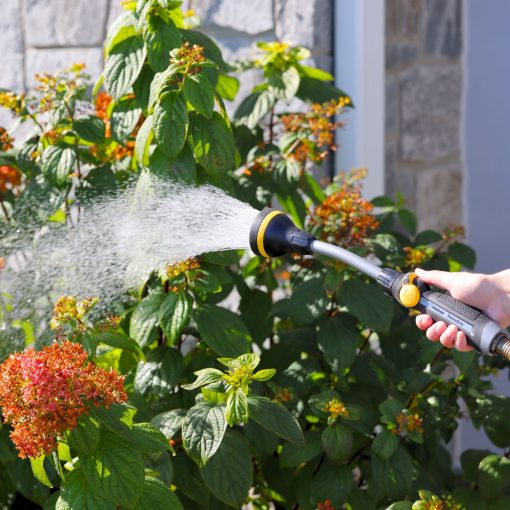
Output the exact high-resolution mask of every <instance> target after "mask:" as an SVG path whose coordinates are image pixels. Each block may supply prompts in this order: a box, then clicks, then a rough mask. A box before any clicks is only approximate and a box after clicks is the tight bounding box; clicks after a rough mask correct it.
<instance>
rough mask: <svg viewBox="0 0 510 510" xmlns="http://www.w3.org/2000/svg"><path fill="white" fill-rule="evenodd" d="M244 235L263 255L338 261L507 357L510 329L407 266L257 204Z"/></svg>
mask: <svg viewBox="0 0 510 510" xmlns="http://www.w3.org/2000/svg"><path fill="white" fill-rule="evenodd" d="M249 240H250V246H251V249H252V250H253V252H254V253H256V254H257V255H261V256H263V257H279V256H281V255H284V254H285V253H299V254H302V255H314V254H317V255H324V256H326V257H330V258H332V259H335V260H339V261H341V262H344V263H345V264H348V265H350V266H352V267H354V268H356V269H358V270H359V271H361V272H362V273H364V274H366V275H367V276H369V277H370V278H372V279H374V280H375V281H376V282H377V283H378V284H379V285H380V286H381V287H382V288H383V289H384V290H385V291H386V292H387V293H388V294H390V295H391V296H393V297H394V298H395V299H396V300H397V301H398V302H399V303H400V304H401V305H402V306H404V307H405V308H407V309H409V310H417V311H419V312H421V313H425V314H428V315H430V316H431V317H432V318H433V319H434V320H436V321H437V320H440V321H443V322H444V323H446V324H447V325H450V324H453V325H454V326H456V327H457V328H458V329H459V330H460V331H463V332H464V334H465V335H466V338H467V340H468V343H469V344H470V345H471V346H473V347H474V349H475V350H477V351H478V352H481V353H483V354H489V355H494V354H497V355H499V356H502V357H503V358H505V359H506V360H508V361H510V335H509V334H508V332H507V331H506V330H504V329H502V328H501V327H500V326H499V325H498V324H497V323H496V322H494V321H493V320H492V319H490V318H489V317H487V316H486V315H485V314H484V313H483V312H481V311H480V310H478V309H477V308H473V307H471V306H469V305H467V304H465V303H463V302H462V301H459V300H457V299H455V298H454V297H453V296H451V294H449V293H448V292H441V291H438V290H432V289H431V288H430V287H429V286H428V285H427V284H426V283H425V282H423V281H421V280H420V279H419V278H418V277H417V276H416V275H415V274H414V273H412V272H411V273H405V274H404V273H401V272H399V271H395V270H394V269H390V268H381V267H379V266H377V265H376V264H373V263H372V262H370V261H369V260H367V259H365V258H363V257H360V256H358V255H356V254H355V253H351V252H350V251H348V250H346V249H344V248H340V247H339V246H335V245H333V244H329V243H325V242H322V241H319V240H318V239H316V238H315V237H314V236H313V235H312V234H309V233H308V232H305V231H303V230H301V229H300V228H298V227H296V225H294V223H293V222H292V220H291V219H290V218H289V217H288V216H287V215H285V214H283V213H282V212H281V211H278V210H276V209H269V208H267V209H264V210H262V211H261V212H260V213H259V214H258V215H257V216H256V218H255V220H254V221H253V223H252V226H251V229H250V236H249Z"/></svg>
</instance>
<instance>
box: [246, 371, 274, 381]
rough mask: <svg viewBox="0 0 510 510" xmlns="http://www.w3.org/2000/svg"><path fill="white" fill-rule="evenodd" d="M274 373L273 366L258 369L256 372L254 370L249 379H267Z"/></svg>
mask: <svg viewBox="0 0 510 510" xmlns="http://www.w3.org/2000/svg"><path fill="white" fill-rule="evenodd" d="M275 374H276V370H275V369H274V368H266V369H264V370H259V371H258V372H255V373H254V374H253V375H252V376H251V379H254V380H255V381H269V379H271V378H272V377H274V375H275Z"/></svg>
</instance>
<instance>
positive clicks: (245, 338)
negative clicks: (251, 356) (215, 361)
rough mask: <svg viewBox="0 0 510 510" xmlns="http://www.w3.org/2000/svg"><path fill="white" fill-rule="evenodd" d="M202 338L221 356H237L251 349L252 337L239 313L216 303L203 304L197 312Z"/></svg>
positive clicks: (196, 317)
mask: <svg viewBox="0 0 510 510" xmlns="http://www.w3.org/2000/svg"><path fill="white" fill-rule="evenodd" d="M195 320H196V323H197V328H198V331H199V333H200V335H201V336H202V339H203V340H204V341H205V342H206V343H207V345H209V347H211V348H212V349H214V350H215V351H216V353H217V354H219V355H220V356H228V357H237V356H240V355H241V354H244V353H246V352H248V351H249V350H250V343H251V337H250V333H249V331H248V328H247V327H246V325H245V324H244V322H243V321H242V319H241V317H239V315H236V314H235V313H234V312H231V311H230V310H227V309H226V308H221V307H219V306H216V305H203V306H202V307H200V308H199V309H198V310H197V311H196V313H195Z"/></svg>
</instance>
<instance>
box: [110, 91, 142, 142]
mask: <svg viewBox="0 0 510 510" xmlns="http://www.w3.org/2000/svg"><path fill="white" fill-rule="evenodd" d="M141 114H142V109H141V108H140V107H139V106H138V104H137V102H136V100H134V99H121V100H120V101H119V102H118V103H115V105H114V107H113V109H112V113H111V117H110V127H111V132H112V138H113V140H115V141H116V142H119V143H124V142H126V140H127V139H128V138H129V137H130V136H131V135H132V133H133V131H134V129H135V127H136V125H137V124H138V121H139V119H140V115H141Z"/></svg>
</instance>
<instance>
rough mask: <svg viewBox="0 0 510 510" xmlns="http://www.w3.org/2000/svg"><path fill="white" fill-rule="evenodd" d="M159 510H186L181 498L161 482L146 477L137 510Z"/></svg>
mask: <svg viewBox="0 0 510 510" xmlns="http://www.w3.org/2000/svg"><path fill="white" fill-rule="evenodd" d="M149 508H151V509H154V510H156V509H157V508H161V509H163V508H164V509H165V510H184V507H183V506H182V503H181V502H180V501H179V498H178V497H177V496H176V495H175V494H174V493H173V492H172V491H171V490H170V487H167V486H166V485H165V484H164V483H163V482H162V481H161V480H158V479H157V478H153V477H152V476H146V477H145V481H144V483H143V486H142V495H141V496H140V499H139V500H138V503H137V505H136V506H135V510H146V509H149Z"/></svg>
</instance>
